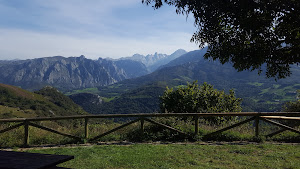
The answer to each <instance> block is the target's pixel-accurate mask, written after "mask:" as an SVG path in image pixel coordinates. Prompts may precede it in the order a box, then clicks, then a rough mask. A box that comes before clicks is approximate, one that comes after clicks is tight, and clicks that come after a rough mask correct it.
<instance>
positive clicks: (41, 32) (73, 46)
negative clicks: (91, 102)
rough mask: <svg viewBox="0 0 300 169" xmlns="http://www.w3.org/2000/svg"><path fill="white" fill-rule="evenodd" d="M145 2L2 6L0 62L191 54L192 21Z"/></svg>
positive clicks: (42, 1)
mask: <svg viewBox="0 0 300 169" xmlns="http://www.w3.org/2000/svg"><path fill="white" fill-rule="evenodd" d="M175 11H176V9H175V7H173V6H171V7H170V6H167V5H164V6H163V7H162V8H160V9H158V10H154V9H153V8H152V7H151V6H147V5H145V4H142V0H0V20H1V22H0V60H10V59H32V58H41V57H49V56H64V57H70V56H80V55H84V56H85V57H86V58H90V59H98V58H99V57H101V58H107V57H109V58H114V59H116V58H120V57H126V56H132V55H133V54H136V53H138V54H142V55H147V54H154V53H155V52H158V53H164V54H171V53H173V52H174V51H176V50H177V49H184V50H186V51H192V50H196V49H198V46H197V44H195V43H192V42H190V39H191V37H192V35H193V33H194V32H195V30H196V28H195V27H194V18H193V17H192V16H189V17H186V16H183V15H178V14H176V12H175Z"/></svg>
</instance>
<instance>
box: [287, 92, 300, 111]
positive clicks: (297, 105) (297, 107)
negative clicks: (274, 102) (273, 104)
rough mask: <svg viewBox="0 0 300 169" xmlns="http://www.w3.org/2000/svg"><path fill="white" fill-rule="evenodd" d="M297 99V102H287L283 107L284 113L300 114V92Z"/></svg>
mask: <svg viewBox="0 0 300 169" xmlns="http://www.w3.org/2000/svg"><path fill="white" fill-rule="evenodd" d="M297 94H298V96H297V98H298V100H297V101H295V102H287V103H286V104H285V105H284V106H283V111H285V112H300V90H298V91H297Z"/></svg>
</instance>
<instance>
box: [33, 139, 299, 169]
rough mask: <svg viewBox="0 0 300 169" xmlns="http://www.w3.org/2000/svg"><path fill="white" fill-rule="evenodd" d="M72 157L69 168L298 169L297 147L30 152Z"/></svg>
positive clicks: (160, 146) (145, 146) (166, 146)
mask: <svg viewBox="0 0 300 169" xmlns="http://www.w3.org/2000/svg"><path fill="white" fill-rule="evenodd" d="M29 152H34V153H46V154H63V155H73V156H75V159H74V160H71V161H68V162H65V163H64V164H61V165H60V166H61V167H70V168H78V169H80V168H84V169H89V168H91V169H92V168H93V169H95V168H124V169H125V168H184V169H187V168H295V169H296V168H300V146H299V144H298V145H291V144H286V145H278V144H277V145H275V144H246V145H238V144H236V145H230V144H225V145H218V144H215V143H213V144H210V145H206V144H203V145H202V144H197V143H196V144H133V145H96V146H91V147H75V148H51V149H39V150H36V149H32V150H29Z"/></svg>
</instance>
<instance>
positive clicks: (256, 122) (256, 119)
mask: <svg viewBox="0 0 300 169" xmlns="http://www.w3.org/2000/svg"><path fill="white" fill-rule="evenodd" d="M258 127H259V116H256V118H255V136H256V137H258V135H259V128H258Z"/></svg>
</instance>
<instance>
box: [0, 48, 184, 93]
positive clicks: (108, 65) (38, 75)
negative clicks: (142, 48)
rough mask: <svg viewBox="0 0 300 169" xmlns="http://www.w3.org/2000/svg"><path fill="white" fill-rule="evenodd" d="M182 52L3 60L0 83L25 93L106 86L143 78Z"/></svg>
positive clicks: (182, 51) (0, 64)
mask: <svg viewBox="0 0 300 169" xmlns="http://www.w3.org/2000/svg"><path fill="white" fill-rule="evenodd" d="M184 53H186V51H184V50H182V49H181V50H177V51H175V52H174V53H173V54H171V55H166V54H157V53H155V54H154V55H147V56H143V55H139V54H135V55H133V56H131V57H124V58H121V59H118V60H112V59H103V58H99V59H98V60H91V59H87V58H85V56H80V57H68V58H66V57H62V56H54V57H45V58H38V59H27V60H10V61H4V60H3V61H0V83H5V84H10V85H14V86H19V87H22V88H24V89H28V90H38V89H40V88H42V87H44V86H47V85H49V86H53V87H56V88H58V89H59V90H61V91H67V90H73V89H79V88H90V87H98V86H107V85H110V84H114V83H117V82H120V81H122V80H125V79H131V78H136V77H139V76H143V75H146V74H148V73H149V72H151V71H154V70H155V69H156V68H158V67H159V66H161V65H163V64H165V63H168V62H169V61H171V60H172V59H174V58H177V57H179V56H180V55H182V54H184Z"/></svg>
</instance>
